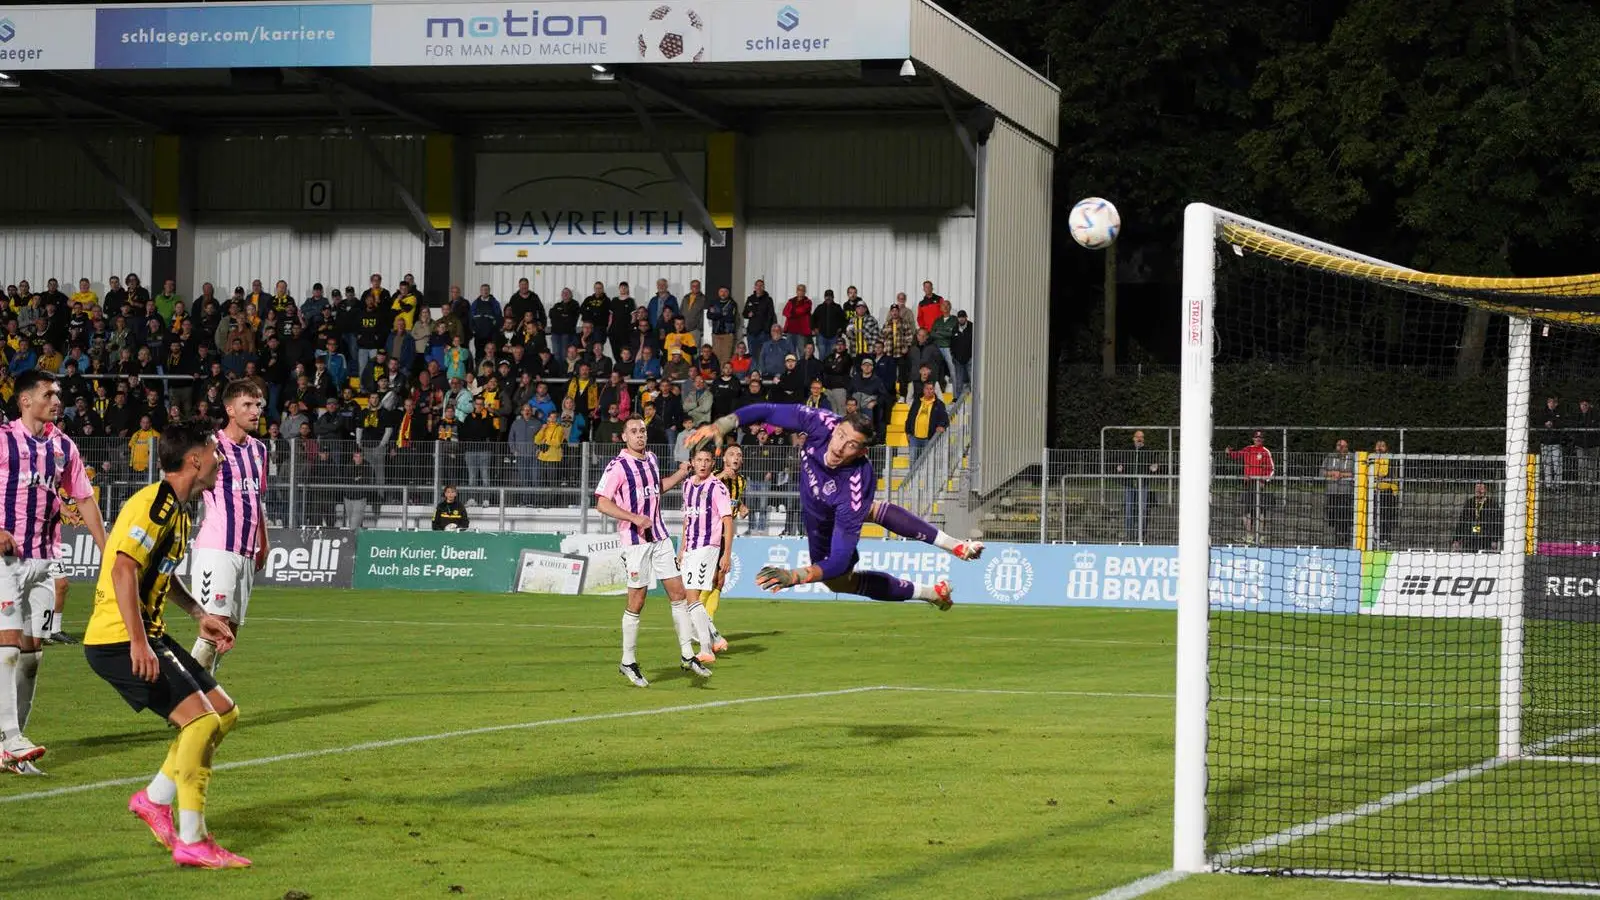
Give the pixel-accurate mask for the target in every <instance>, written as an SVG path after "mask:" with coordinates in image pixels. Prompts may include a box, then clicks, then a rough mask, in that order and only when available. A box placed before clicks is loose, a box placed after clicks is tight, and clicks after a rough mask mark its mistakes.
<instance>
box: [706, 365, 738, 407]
mask: <svg viewBox="0 0 1600 900" xmlns="http://www.w3.org/2000/svg"><path fill="white" fill-rule="evenodd" d="M743 390H744V387H743V385H741V384H740V383H739V378H738V376H737V375H735V374H734V372H733V363H731V362H725V363H723V364H722V372H721V374H719V375H718V376H717V377H716V379H715V380H713V381H712V382H711V418H713V419H720V418H722V417H723V416H725V415H727V414H728V413H731V412H733V410H734V407H735V406H736V405H737V403H738V400H739V394H740V393H741V392H742V391H743Z"/></svg>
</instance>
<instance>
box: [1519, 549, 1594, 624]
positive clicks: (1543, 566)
mask: <svg viewBox="0 0 1600 900" xmlns="http://www.w3.org/2000/svg"><path fill="white" fill-rule="evenodd" d="M1523 596H1524V597H1526V598H1527V601H1526V606H1524V610H1525V612H1526V614H1527V616H1528V618H1529V619H1561V620H1564V621H1568V622H1590V623H1595V622H1600V557H1596V556H1576V555H1568V556H1559V557H1547V556H1533V557H1529V558H1528V574H1527V579H1526V583H1525V592H1524V595H1523Z"/></svg>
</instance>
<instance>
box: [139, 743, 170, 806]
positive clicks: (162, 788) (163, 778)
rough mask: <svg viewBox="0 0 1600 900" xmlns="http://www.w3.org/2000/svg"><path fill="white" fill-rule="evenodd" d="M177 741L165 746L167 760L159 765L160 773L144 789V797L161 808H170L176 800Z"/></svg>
mask: <svg viewBox="0 0 1600 900" xmlns="http://www.w3.org/2000/svg"><path fill="white" fill-rule="evenodd" d="M177 776H178V739H177V738H173V739H172V743H170V744H168V745H167V758H166V760H165V761H164V762H162V763H161V771H159V772H157V773H156V777H154V778H152V779H150V784H149V785H148V786H146V787H145V789H144V792H145V795H146V796H148V797H149V798H150V799H151V800H152V801H154V802H156V803H159V804H161V805H162V806H171V805H172V804H173V803H176V802H177V800H178V780H177Z"/></svg>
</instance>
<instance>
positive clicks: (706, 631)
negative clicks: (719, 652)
mask: <svg viewBox="0 0 1600 900" xmlns="http://www.w3.org/2000/svg"><path fill="white" fill-rule="evenodd" d="M689 625H690V627H692V628H693V629H694V639H695V641H696V642H697V643H699V644H700V652H701V653H710V652H711V616H709V615H707V614H706V606H705V604H704V603H701V602H700V601H699V600H692V601H690V602H689Z"/></svg>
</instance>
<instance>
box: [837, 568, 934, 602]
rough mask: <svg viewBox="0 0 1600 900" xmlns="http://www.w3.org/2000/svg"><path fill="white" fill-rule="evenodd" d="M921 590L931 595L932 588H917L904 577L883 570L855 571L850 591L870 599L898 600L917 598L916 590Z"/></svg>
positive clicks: (918, 595)
mask: <svg viewBox="0 0 1600 900" xmlns="http://www.w3.org/2000/svg"><path fill="white" fill-rule="evenodd" d="M921 590H927V591H928V592H929V594H928V596H930V597H931V596H932V591H933V588H931V587H930V588H926V589H924V588H918V587H917V586H916V585H914V584H912V583H911V582H909V581H907V580H905V579H904V578H896V577H894V576H893V575H889V574H887V573H884V572H857V573H856V584H855V589H854V590H853V591H851V592H850V593H854V594H860V595H861V596H863V597H866V598H868V599H871V600H885V601H889V602H900V601H903V600H913V599H917V598H919V597H920V596H921V595H920V594H919V593H918V592H919V591H921Z"/></svg>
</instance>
